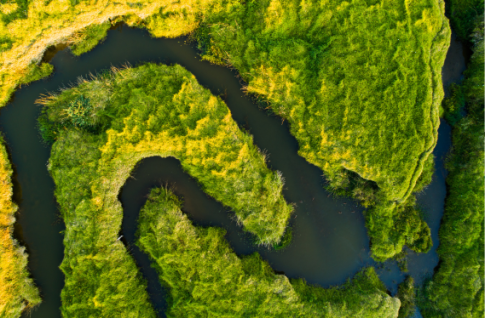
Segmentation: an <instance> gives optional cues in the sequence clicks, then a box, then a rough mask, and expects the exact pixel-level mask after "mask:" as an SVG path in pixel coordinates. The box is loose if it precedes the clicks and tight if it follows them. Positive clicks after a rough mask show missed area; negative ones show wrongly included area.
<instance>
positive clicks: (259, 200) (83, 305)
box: [40, 64, 292, 317]
mask: <svg viewBox="0 0 485 318" xmlns="http://www.w3.org/2000/svg"><path fill="white" fill-rule="evenodd" d="M42 103H43V104H45V108H44V109H43V115H42V116H41V118H40V126H41V130H42V132H43V135H44V137H46V138H51V139H53V140H55V142H54V144H53V146H52V152H51V157H50V161H49V165H48V169H49V171H50V173H51V175H52V177H53V179H54V182H55V184H56V189H55V196H56V198H57V202H58V203H59V205H60V210H61V214H62V217H63V219H64V221H65V224H66V230H65V237H64V245H65V257H64V260H63V262H62V265H61V269H62V271H63V272H64V274H65V276H66V280H65V287H64V289H63V291H62V313H63V315H64V316H66V317H85V316H89V315H94V316H96V317H131V316H130V315H133V316H137V315H138V316H139V317H151V316H153V314H154V313H153V309H152V307H151V305H150V303H149V301H148V296H147V294H146V291H145V284H144V282H143V280H142V279H141V278H140V274H139V273H138V270H137V268H136V266H135V263H134V261H133V260H132V259H131V257H130V256H129V254H128V252H127V251H126V249H125V247H124V246H123V244H122V243H121V242H120V241H118V240H117V238H118V236H119V231H120V226H121V221H122V217H123V210H122V207H121V204H120V202H119V201H118V194H119V191H120V189H121V187H122V186H123V184H124V183H125V181H126V180H127V179H128V178H129V176H130V172H131V171H132V170H133V168H134V167H135V165H136V164H137V163H138V162H139V161H140V160H142V159H143V158H146V157H153V156H160V157H169V156H171V157H175V158H177V159H179V160H180V162H181V165H182V168H183V169H184V170H185V171H186V172H187V173H188V174H190V175H191V176H193V177H194V178H195V179H196V180H197V181H198V182H199V184H200V186H201V187H202V189H203V190H204V191H205V192H206V193H207V194H209V195H211V196H212V197H214V198H215V199H216V200H218V201H220V202H221V203H223V204H224V205H226V206H228V207H230V208H232V209H233V211H234V212H235V214H236V217H237V220H238V222H240V223H241V224H242V225H243V226H244V229H245V230H247V231H251V232H252V233H254V234H255V235H256V238H257V239H258V240H259V242H260V243H261V244H268V245H269V244H277V243H278V242H279V241H280V239H281V236H282V235H283V233H284V231H285V228H286V225H287V222H288V218H289V216H290V213H291V212H292V206H291V205H288V204H287V203H286V202H285V200H284V198H283V195H282V193H281V192H282V187H283V180H282V178H281V176H280V174H279V173H278V172H275V171H271V170H269V169H268V168H267V167H266V163H265V156H264V155H263V154H262V153H260V152H259V150H258V149H257V147H256V146H254V144H253V143H252V137H251V136H250V135H248V134H247V133H245V132H243V131H241V130H240V129H239V128H238V126H237V124H236V123H235V122H234V120H233V119H232V117H231V113H230V111H229V109H228V108H227V106H226V105H225V104H224V102H222V100H221V99H220V98H218V97H215V96H213V95H211V93H210V92H209V90H207V89H204V88H203V87H201V86H200V85H199V84H198V83H197V81H196V79H195V77H194V76H193V75H192V74H190V73H189V72H188V71H186V70H185V69H184V68H182V67H181V66H179V65H176V66H165V65H155V64H145V65H143V66H140V67H137V68H129V69H124V70H116V71H113V72H105V73H103V74H102V75H99V76H98V77H97V78H95V79H93V80H92V81H89V82H88V81H84V80H80V85H79V86H77V87H74V88H71V89H68V90H65V91H63V92H61V93H60V94H59V95H57V96H49V97H45V98H44V99H43V100H42ZM138 316H137V317H138Z"/></svg>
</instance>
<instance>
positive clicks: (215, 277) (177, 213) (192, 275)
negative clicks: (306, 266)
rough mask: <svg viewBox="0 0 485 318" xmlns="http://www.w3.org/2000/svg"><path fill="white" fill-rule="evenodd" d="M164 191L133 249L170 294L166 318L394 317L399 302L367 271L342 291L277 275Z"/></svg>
mask: <svg viewBox="0 0 485 318" xmlns="http://www.w3.org/2000/svg"><path fill="white" fill-rule="evenodd" d="M181 204H182V202H181V201H180V200H179V199H178V198H177V197H176V196H175V195H174V194H172V193H171V192H170V190H169V189H167V188H156V189H153V190H152V192H151V193H150V195H149V197H148V200H147V202H146V204H145V206H144V207H143V208H142V210H141V212H140V217H139V221H138V226H139V227H138V235H139V239H138V243H137V244H138V245H139V246H140V248H141V249H142V250H144V251H145V252H146V253H148V254H149V255H150V257H151V258H152V259H153V261H154V262H155V265H154V266H155V268H156V270H157V272H158V274H159V277H160V281H161V282H162V284H163V285H165V286H166V287H167V289H168V291H169V297H168V309H167V311H166V315H167V317H362V318H364V317H372V318H376V317H397V314H398V310H399V304H400V302H399V300H398V299H397V298H392V297H390V296H389V295H387V293H386V288H385V286H384V285H383V284H382V282H381V281H380V280H379V278H378V277H377V275H376V273H375V271H374V268H372V267H370V268H367V269H365V270H363V271H362V272H360V273H359V274H357V275H356V277H354V279H352V281H348V282H347V283H346V284H345V285H344V286H342V287H340V288H330V289H323V288H321V287H316V286H310V285H307V284H306V282H305V281H304V280H302V279H295V280H291V281H290V280H288V278H287V277H286V276H283V275H277V274H275V273H274V271H273V270H272V269H271V267H270V266H269V265H268V264H267V263H266V262H265V261H263V260H262V259H261V257H260V256H259V254H258V253H255V254H252V255H249V256H244V257H241V258H239V257H238V256H236V254H235V253H234V252H233V251H232V250H231V248H230V246H229V244H228V243H227V241H226V240H225V238H224V234H225V231H224V229H221V228H215V227H209V228H202V227H197V226H194V225H192V222H191V221H190V220H189V219H188V218H187V216H186V215H184V214H183V213H182V211H181V210H180V208H181Z"/></svg>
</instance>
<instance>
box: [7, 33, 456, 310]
mask: <svg viewBox="0 0 485 318" xmlns="http://www.w3.org/2000/svg"><path fill="white" fill-rule="evenodd" d="M460 45H461V44H460V43H459V42H455V43H454V42H453V41H452V45H451V47H450V52H458V53H457V54H448V56H447V59H446V62H445V66H444V68H443V78H444V79H450V81H456V80H458V79H459V78H460V77H461V73H462V71H463V69H464V67H465V63H464V61H465V58H464V55H463V53H462V54H459V52H460ZM461 52H463V50H462V49H461ZM54 53H55V54H54ZM46 56H49V59H50V58H52V59H51V60H50V63H52V64H53V65H54V69H55V71H54V74H53V75H52V76H50V77H49V78H47V79H45V80H41V81H37V82H35V83H32V84H31V85H29V86H25V87H22V88H20V89H18V90H17V91H16V93H15V95H14V98H13V99H12V101H11V102H10V103H9V104H8V105H7V106H6V107H4V108H2V109H1V110H0V130H1V131H2V133H3V134H4V135H5V139H6V142H7V149H8V151H9V153H10V155H11V159H12V162H13V165H14V169H15V175H14V200H15V202H16V203H17V204H18V205H19V212H18V214H17V223H16V229H15V236H16V238H17V239H18V240H19V241H20V242H21V244H23V245H25V246H26V247H27V252H28V253H29V269H30V271H31V273H32V276H33V278H34V280H35V283H36V284H37V286H38V287H39V288H40V291H41V295H42V297H43V302H42V304H41V305H40V306H38V307H37V308H36V309H35V310H34V311H32V312H31V313H26V314H25V315H24V316H25V317H27V316H29V317H35V318H38V317H42V318H44V317H45V318H54V317H60V311H59V308H60V306H61V301H60V293H61V289H62V287H63V284H64V276H63V274H62V272H61V271H60V270H59V265H60V263H61V261H62V258H63V248H64V247H63V244H62V239H63V236H62V231H63V229H64V223H63V221H62V219H61V218H60V216H59V211H58V209H57V205H56V201H55V198H54V195H53V193H54V183H53V181H52V179H51V177H50V176H49V174H48V172H47V168H46V163H47V161H48V158H49V154H50V146H49V145H46V144H45V143H43V141H42V140H41V138H40V135H39V132H38V129H37V118H38V116H39V113H40V107H39V106H36V105H35V104H34V101H35V100H36V99H37V98H38V97H39V95H40V94H42V93H47V92H49V91H55V90H57V89H59V88H60V87H66V86H69V85H74V84H75V82H76V79H77V77H79V76H81V75H86V74H89V73H96V72H99V71H101V70H102V69H107V68H109V67H110V66H111V65H114V66H121V65H123V64H125V63H126V62H129V63H130V64H131V65H133V66H136V65H139V64H141V63H143V62H157V63H166V64H173V63H178V64H180V65H182V66H184V67H185V68H186V69H187V70H188V71H190V72H191V73H193V74H194V75H195V76H196V78H197V80H198V81H199V83H200V84H201V85H203V86H204V87H206V88H208V89H210V90H211V91H212V93H213V94H217V95H223V96H224V100H225V101H226V103H227V105H228V107H229V108H230V110H231V113H232V116H233V118H234V120H235V121H236V122H237V123H238V124H239V125H240V126H241V127H243V128H244V129H247V130H248V131H249V132H250V133H251V134H252V135H253V136H254V142H255V144H256V145H257V146H258V147H259V148H261V149H264V150H265V151H266V152H267V153H268V154H269V166H270V168H271V169H274V170H280V171H281V172H282V173H283V176H284V178H285V180H286V183H285V189H284V196H285V198H286V200H287V201H288V202H292V203H296V209H295V214H294V215H293V217H292V219H291V223H290V224H291V226H292V228H293V241H292V243H291V245H290V246H288V247H287V248H286V249H283V250H280V251H274V250H268V249H265V248H257V247H255V246H254V245H252V244H251V243H250V235H249V234H247V233H244V232H243V231H242V229H241V228H239V227H237V226H236V224H235V222H233V221H232V219H233V218H232V215H233V214H232V212H230V211H227V210H226V209H225V208H224V207H223V206H222V205H221V204H220V203H218V202H216V201H215V200H213V199H212V198H210V197H208V196H207V195H205V194H204V193H203V192H202V191H201V190H200V189H199V187H198V186H197V183H196V182H195V181H194V180H193V179H192V178H191V177H190V176H188V175H187V174H186V173H184V172H183V171H182V169H181V168H180V165H179V163H178V161H177V160H175V159H161V158H148V159H145V160H143V161H142V162H141V163H140V164H139V165H138V166H137V168H136V169H135V171H134V172H133V176H134V178H130V179H129V180H128V181H127V182H126V184H125V186H124V187H123V189H122V191H121V193H120V200H121V202H122V204H123V209H124V219H123V225H122V230H121V232H122V234H123V235H124V236H125V238H126V240H125V244H127V245H128V247H129V251H130V253H131V254H132V255H133V257H134V258H135V261H136V262H137V264H138V266H139V267H140V269H141V271H142V273H143V274H144V276H145V277H146V278H147V280H148V281H149V286H148V291H149V293H150V296H151V299H152V302H153V303H154V306H155V308H157V309H159V311H160V312H162V311H163V306H164V303H163V291H162V290H161V288H160V284H159V283H158V282H157V280H156V274H155V273H154V271H153V269H151V268H150V266H149V260H148V257H147V256H146V255H145V254H143V253H141V252H140V251H138V250H137V248H136V247H135V246H133V242H134V233H135V231H136V220H137V216H138V213H139V210H140V208H141V206H142V205H143V204H144V201H145V200H146V195H147V194H148V191H149V189H150V188H151V187H154V186H160V185H164V184H167V183H168V184H170V185H172V186H173V187H174V189H175V193H176V194H177V195H180V196H182V197H183V199H184V205H183V210H184V212H186V213H187V214H188V215H189V217H190V218H191V219H192V220H193V221H194V222H195V223H196V224H198V225H204V226H208V225H211V226H222V227H224V228H225V229H226V230H227V235H226V237H227V239H228V241H229V243H230V244H231V246H232V247H233V249H234V251H235V252H236V253H237V254H238V255H246V254H250V253H253V252H254V251H258V252H259V253H260V254H261V256H262V257H263V259H265V260H267V261H268V262H269V264H270V265H271V267H272V268H273V269H274V270H275V271H276V272H278V273H284V274H285V275H287V276H288V277H290V278H296V277H303V278H305V279H306V280H307V282H309V283H312V284H318V285H320V286H322V287H329V286H334V285H340V284H342V283H344V282H345V281H346V280H347V279H348V278H351V277H352V276H353V275H354V274H355V273H357V272H358V271H359V270H360V269H362V267H364V266H376V269H377V272H378V274H379V277H380V278H381V280H382V281H383V282H384V283H385V285H386V286H387V288H388V289H389V291H390V293H391V294H394V293H395V292H396V290H397V284H398V283H399V282H401V281H402V280H403V279H404V277H405V275H404V274H403V273H401V272H400V271H399V268H398V266H397V263H396V262H392V261H390V262H386V263H384V264H376V263H375V262H374V261H373V260H372V258H371V257H370V255H369V238H368V236H367V232H366V229H365V226H364V217H363V215H362V212H363V208H362V207H361V206H360V205H358V204H357V203H356V202H355V201H353V200H351V199H345V198H334V197H333V196H332V195H330V193H328V192H327V191H325V190H324V189H323V183H324V179H323V178H322V171H321V170H320V169H319V168H317V167H315V166H313V165H311V164H309V163H308V162H306V161H305V160H304V159H303V158H302V157H300V156H298V154H297V150H298V144H297V142H296V140H295V138H294V137H293V136H291V135H290V133H289V129H288V126H287V125H286V123H283V124H282V121H281V119H280V118H278V117H275V116H272V115H269V114H266V113H265V112H264V111H262V110H261V109H259V108H258V107H257V106H256V105H255V104H253V103H252V101H251V99H250V98H249V97H247V96H245V95H244V94H243V93H242V91H241V88H242V83H241V82H240V80H239V79H238V76H237V73H235V72H234V71H232V70H230V69H228V68H224V67H220V66H215V65H211V64H210V63H208V62H203V61H200V58H199V56H198V54H197V50H196V48H195V47H194V45H193V44H186V43H185V39H184V38H179V39H154V38H152V37H150V36H149V34H148V32H146V31H145V30H140V29H133V28H129V27H127V26H125V25H120V26H119V27H118V28H116V29H113V30H110V31H109V34H108V37H107V39H106V40H105V41H104V42H103V43H102V44H100V45H98V46H97V47H96V48H94V49H93V50H92V51H90V52H88V53H86V54H84V55H82V56H81V57H74V56H73V55H72V54H70V52H69V50H68V49H63V50H58V52H56V50H52V51H50V52H49V54H46ZM458 63H462V65H463V67H462V68H463V69H462V68H460V67H457V64H458ZM460 65H461V64H460ZM445 82H446V81H445ZM450 144H451V139H450V128H449V126H448V125H446V124H442V125H441V126H440V129H439V138H438V145H437V147H436V149H435V151H434V155H435V157H436V172H435V174H434V176H433V182H432V183H431V184H430V185H429V186H428V187H427V188H426V189H425V190H424V191H423V192H422V193H420V194H419V195H418V203H419V204H420V205H421V206H422V207H423V208H424V210H425V211H426V216H425V217H426V221H427V222H428V224H429V225H430V228H431V230H432V236H433V242H434V247H433V249H432V250H431V251H430V252H429V253H427V254H415V253H412V252H410V255H409V256H408V262H409V274H411V275H412V276H413V277H415V279H416V280H417V281H418V282H419V281H421V280H422V279H423V278H424V277H425V276H426V275H430V274H431V273H432V272H433V269H434V267H435V266H436V265H437V263H438V257H437V254H436V246H437V242H438V241H437V240H438V228H439V224H440V220H441V216H442V214H443V205H444V198H445V195H446V186H445V182H444V178H445V176H446V171H445V170H444V166H443V158H444V156H445V155H446V153H447V152H448V150H449V147H450Z"/></svg>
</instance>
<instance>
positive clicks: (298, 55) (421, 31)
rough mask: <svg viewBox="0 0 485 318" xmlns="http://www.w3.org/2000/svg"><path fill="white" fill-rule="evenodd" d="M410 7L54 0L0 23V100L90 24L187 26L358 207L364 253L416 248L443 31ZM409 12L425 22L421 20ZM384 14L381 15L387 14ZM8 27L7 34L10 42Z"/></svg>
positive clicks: (441, 23)
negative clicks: (68, 1) (368, 244)
mask: <svg viewBox="0 0 485 318" xmlns="http://www.w3.org/2000/svg"><path fill="white" fill-rule="evenodd" d="M421 2H422V3H421V4H420V5H419V6H413V7H412V8H410V10H411V11H410V12H409V13H408V16H405V15H403V12H404V11H403V10H399V9H398V8H399V7H400V6H401V5H402V4H401V3H399V2H398V1H397V2H396V3H389V4H386V5H385V6H384V7H382V8H376V7H374V6H372V5H367V4H366V3H364V2H356V3H352V4H351V5H349V6H345V7H341V6H340V2H339V1H334V2H332V3H331V4H330V5H329V6H327V7H325V8H322V7H319V6H317V5H312V4H307V5H305V6H304V7H301V8H300V7H299V5H298V3H296V2H292V1H290V2H289V3H283V2H279V1H276V2H274V3H269V2H268V3H265V2H262V3H258V4H257V5H256V4H254V3H252V4H246V5H243V4H240V3H239V2H228V3H225V4H224V5H222V4H218V3H216V2H212V1H207V2H201V3H197V4H194V3H191V4H188V5H187V6H186V7H184V8H181V7H178V6H177V5H176V4H174V5H170V6H167V7H165V8H164V11H163V13H160V12H158V11H159V4H157V3H147V4H146V5H145V6H140V7H138V6H133V5H131V4H130V3H124V2H122V3H116V4H115V3H108V4H103V5H106V6H105V7H102V8H101V7H100V6H101V4H100V3H97V4H96V5H88V4H85V3H80V4H76V5H74V6H69V5H66V6H63V5H60V4H59V3H57V2H55V1H54V2H51V3H50V4H49V6H48V8H44V7H42V12H40V11H39V8H38V7H37V6H34V5H32V6H31V7H29V10H28V16H27V17H26V16H23V15H21V14H20V13H19V10H20V9H19V8H13V7H12V8H9V10H8V12H10V13H8V14H7V16H6V17H4V20H3V21H4V22H2V23H3V24H2V28H1V29H2V31H3V32H2V34H3V36H4V37H5V38H6V40H4V42H5V49H3V52H2V55H1V58H2V62H1V63H2V68H1V69H0V71H1V72H3V73H5V76H2V77H1V78H2V81H3V82H2V88H3V92H2V98H1V99H2V100H3V102H2V103H5V102H6V101H7V100H8V96H10V94H11V93H12V92H13V90H14V88H15V87H16V86H17V85H18V84H19V83H21V79H22V78H25V76H26V74H27V73H29V72H27V69H28V67H31V68H34V69H35V67H36V66H35V62H37V61H40V58H41V55H42V53H43V52H44V51H45V50H46V49H47V47H48V46H51V45H55V44H58V43H59V42H60V41H65V42H69V43H74V46H76V45H78V48H80V51H79V52H82V51H83V50H85V49H89V48H91V47H93V45H94V44H95V43H97V41H98V40H99V39H100V38H101V35H103V34H104V33H103V32H105V30H106V28H104V27H101V28H100V29H99V30H94V29H93V28H96V27H94V25H95V24H102V23H106V22H107V21H110V20H111V21H112V22H117V21H125V22H127V23H129V24H131V25H136V26H138V27H144V28H147V29H148V30H149V31H150V32H151V33H152V34H154V35H155V36H169V37H174V36H179V35H182V34H188V33H190V32H194V33H193V35H194V38H197V39H198V40H199V42H200V44H201V46H202V48H203V50H204V54H203V58H205V59H207V60H210V61H212V62H215V63H219V64H220V63H224V64H229V65H231V66H233V67H235V68H237V69H238V71H239V72H240V74H241V76H242V78H244V79H245V80H246V82H247V83H248V86H247V91H248V92H250V93H252V94H257V95H258V96H259V97H261V98H262V99H263V100H266V101H267V102H268V103H269V104H268V106H269V107H270V108H271V109H272V111H273V112H274V113H275V114H277V115H279V116H281V117H282V118H283V119H286V120H288V121H289V122H290V129H291V132H292V134H293V135H294V136H295V137H296V138H297V140H298V142H299V146H300V150H299V153H300V155H301V156H303V157H304V158H306V159H307V160H308V161H309V162H311V163H313V164H315V165H316V166H318V167H319V168H321V169H322V170H323V171H324V172H325V175H326V176H327V179H328V181H329V188H331V189H333V191H335V192H336V193H345V194H350V195H352V196H353V197H355V198H357V199H359V200H361V201H362V202H363V203H364V204H366V205H367V206H369V209H368V211H367V212H366V221H367V228H368V231H369V233H370V236H371V240H372V251H373V257H374V258H375V259H376V260H379V261H384V260H386V259H388V258H391V257H393V256H395V255H397V254H399V253H400V252H401V250H402V247H403V246H404V245H405V244H406V245H408V246H410V247H411V248H413V249H414V250H416V251H418V252H426V251H428V250H429V248H430V246H431V238H430V234H429V228H428V227H427V225H426V223H425V222H424V221H423V220H422V219H421V217H420V215H419V213H418V212H417V211H416V209H415V206H414V196H413V194H412V193H413V192H415V191H418V190H419V189H420V188H422V186H423V185H424V184H426V182H427V181H429V180H428V178H426V176H429V175H430V171H432V158H431V156H430V153H431V152H432V149H433V148H434V146H435V144H436V138H437V128H438V108H439V106H438V104H439V102H440V100H441V97H442V88H441V80H440V75H439V70H440V68H441V66H442V64H443V60H444V56H445V53H446V45H447V40H448V38H449V28H448V25H447V22H446V19H445V18H444V15H443V10H444V7H443V4H442V3H441V4H437V3H434V2H433V1H426V0H422V1H421ZM46 10H47V11H46ZM421 10H425V12H427V13H426V14H429V17H430V18H429V19H427V18H426V19H422V18H421V17H422V14H421V13H422V12H421ZM4 12H7V11H5V10H4ZM46 12H47V13H48V14H47V15H46V14H44V13H46ZM362 12H365V14H362ZM384 12H393V14H392V19H391V18H389V17H390V16H389V15H388V14H387V13H384ZM261 14H262V15H261ZM329 16H332V17H333V19H329V18H328V17H329ZM349 16H351V17H352V19H348V17H349ZM368 16H369V17H371V18H369V19H367V17H368ZM296 17H298V18H296ZM5 21H6V22H5ZM261 21H265V22H264V24H261V23H259V22H261ZM282 21H285V24H284V25H285V27H284V28H283V27H282ZM326 21H327V22H326ZM376 21H379V22H376ZM376 23H377V24H378V25H376ZM29 24H32V25H31V26H32V27H29V26H28V25H29ZM53 25H55V26H56V27H51V26H53ZM91 25H93V26H91ZM258 25H261V27H258ZM47 26H49V27H47ZM7 27H8V28H7ZM7 29H8V32H7V31H6V30H7ZM25 30H29V32H26V31H25ZM409 30H410V31H409ZM12 32H13V33H18V36H17V38H16V39H15V40H14V39H11V37H10V36H9V34H11V33H12ZM348 35H352V36H351V37H349V36H348ZM76 41H79V42H76ZM87 42H89V44H88V45H86V46H85V47H83V45H81V43H87ZM76 43H77V44H76ZM396 48H397V52H398V53H399V54H397V55H396ZM382 61H388V62H389V63H382ZM32 62H34V64H32ZM29 65H32V66H29ZM42 65H43V64H41V65H40V66H39V67H41V68H43V69H44V68H46V67H44V66H42ZM3 73H2V74H3ZM46 74H47V73H46ZM377 79H379V80H377ZM24 82H26V80H25V81H24ZM369 83H373V84H372V85H373V86H372V87H369V86H368V84H369ZM416 83H421V84H420V85H416ZM422 83H426V84H425V85H422ZM377 104H378V105H379V109H377V108H376V105H377ZM322 105H323V106H322ZM396 105H397V106H396ZM410 105H411V107H412V108H413V111H409V107H410ZM334 106H335V107H334ZM322 107H323V108H322ZM329 107H332V109H330V108H329ZM335 110H338V111H335ZM337 123H339V124H337ZM396 202H397V203H396ZM409 224H412V226H408V225H409Z"/></svg>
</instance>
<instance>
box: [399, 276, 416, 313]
mask: <svg viewBox="0 0 485 318" xmlns="http://www.w3.org/2000/svg"><path fill="white" fill-rule="evenodd" d="M396 297H397V298H399V300H400V301H401V307H400V308H399V318H409V317H412V316H413V315H414V313H415V311H416V291H415V289H414V279H413V278H412V277H411V276H408V277H406V279H405V280H404V281H403V282H402V283H401V284H399V287H398V291H397V295H396Z"/></svg>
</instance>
